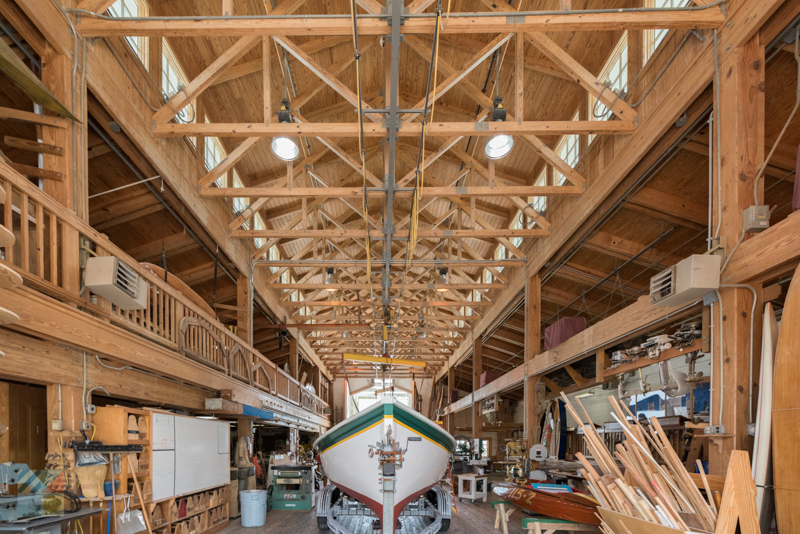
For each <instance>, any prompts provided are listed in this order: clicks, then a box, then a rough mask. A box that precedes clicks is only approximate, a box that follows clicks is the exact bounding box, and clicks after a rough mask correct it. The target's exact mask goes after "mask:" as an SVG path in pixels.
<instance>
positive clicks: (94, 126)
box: [88, 117, 274, 345]
mask: <svg viewBox="0 0 800 534" xmlns="http://www.w3.org/2000/svg"><path fill="white" fill-rule="evenodd" d="M88 122H89V126H91V128H92V129H93V130H94V131H95V132H96V133H97V135H99V136H100V138H101V139H102V140H103V141H104V142H105V143H106V144H107V145H108V146H109V147H110V148H111V150H112V151H113V152H114V153H115V154H116V155H117V156H118V157H119V158H120V159H121V160H122V162H123V163H124V164H125V166H126V167H128V168H129V169H130V170H131V172H133V174H134V176H136V178H137V179H138V180H139V182H140V183H142V184H144V186H145V187H147V189H148V190H149V191H150V192H151V193H152V194H153V196H155V197H156V198H157V199H158V201H159V202H160V203H161V205H162V206H164V208H165V209H166V210H167V211H168V212H169V213H170V214H171V215H172V216H173V217H175V220H176V221H178V223H179V224H180V225H181V227H183V229H184V231H186V233H188V234H189V235H190V236H191V237H192V239H194V240H195V241H197V244H198V245H200V248H202V249H203V250H204V251H205V253H206V254H208V256H209V257H211V258H213V259H214V262H217V255H216V254H215V253H214V252H213V251H212V250H211V249H210V248H208V247H207V246H206V244H205V243H204V242H203V240H202V239H200V237H198V235H197V234H196V233H195V232H194V231H193V230H192V229H191V228H190V227H189V226H188V225H187V224H186V223H185V222H184V221H183V219H181V218H180V217H179V216H178V214H177V213H175V210H173V209H172V207H170V206H169V204H167V203H166V201H165V200H164V198H163V197H162V196H161V195H159V194H158V192H157V191H156V189H155V188H154V187H153V186H152V185H150V183H149V180H148V179H147V178H145V177H144V176H143V175H142V174H141V173H140V172H139V170H138V169H137V168H136V166H135V165H134V164H133V163H132V162H131V161H130V160H129V159H128V157H127V156H126V155H125V153H124V152H122V150H120V148H119V147H117V146H116V145H115V144H114V143H113V142H112V140H111V139H109V137H108V136H107V135H106V134H105V132H104V131H103V129H102V128H100V126H99V125H98V124H97V123H96V122H95V121H94V120H93V119H92V118H91V117H90V118H89V119H88ZM218 266H219V268H220V269H222V272H223V273H225V274H226V275H227V276H228V278H230V280H231V281H232V282H233V283H234V284H238V283H239V282H238V280H237V279H236V277H234V276H233V275H232V274H231V273H230V272H229V271H228V270H227V269H226V268H225V266H224V265H222V264H221V263H218ZM249 283H250V286H251V290H250V294H251V295H252V294H253V293H252V284H253V281H252V278H251V279H250V282H249ZM258 310H259V311H260V312H261V315H263V316H264V318H266V319H267V320H268V321H269V322H271V323H274V321H273V320H272V318H271V317H270V316H269V315H268V314H267V313H266V312H265V311H264V310H263V308H262V307H261V306H260V305H258ZM252 323H253V317H252V314H251V316H250V324H251V325H252ZM251 345H252V343H251Z"/></svg>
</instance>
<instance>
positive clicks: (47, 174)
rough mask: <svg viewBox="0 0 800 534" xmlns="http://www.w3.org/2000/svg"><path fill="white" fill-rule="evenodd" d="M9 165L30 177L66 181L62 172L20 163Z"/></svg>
mask: <svg viewBox="0 0 800 534" xmlns="http://www.w3.org/2000/svg"><path fill="white" fill-rule="evenodd" d="M8 166H9V167H11V168H12V169H14V170H15V171H17V172H18V173H20V174H24V175H25V176H29V177H30V178H41V179H43V180H52V181H55V182H63V181H64V175H63V174H62V173H60V172H56V171H50V170H47V169H40V168H39V167H33V166H31V165H22V164H20V163H9V164H8Z"/></svg>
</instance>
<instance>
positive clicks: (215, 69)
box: [153, 36, 261, 123]
mask: <svg viewBox="0 0 800 534" xmlns="http://www.w3.org/2000/svg"><path fill="white" fill-rule="evenodd" d="M260 42H261V38H260V37H259V36H247V37H241V38H240V39H239V40H237V41H236V42H235V43H234V44H233V45H232V46H231V47H230V48H228V49H227V50H225V52H223V53H222V55H221V56H219V57H218V58H217V59H215V60H214V61H213V62H212V63H211V65H209V66H208V67H206V69H205V70H203V72H201V73H200V74H199V75H198V76H196V77H195V78H194V79H193V80H192V81H191V82H189V83H188V84H187V85H186V87H184V88H183V90H181V91H179V92H178V93H177V94H176V95H175V96H173V97H172V98H170V100H169V102H167V103H166V104H164V105H163V106H162V107H161V109H159V110H158V111H156V112H155V114H154V115H153V121H155V122H156V123H159V122H161V123H164V122H167V121H169V120H171V119H172V118H173V117H175V115H177V114H178V113H180V111H181V110H182V109H183V108H184V107H186V106H187V105H188V104H189V102H191V101H192V100H194V99H195V98H197V97H198V96H199V95H201V94H202V93H203V91H205V90H206V89H208V88H209V87H210V86H211V84H212V83H213V81H214V80H215V79H216V78H217V77H218V76H219V75H220V74H222V72H223V71H224V70H225V69H226V68H228V67H230V66H231V65H233V64H234V63H236V62H237V61H239V59H241V58H242V57H243V56H244V55H245V54H246V53H247V52H249V51H250V49H251V48H253V47H254V46H255V45H256V44H258V43H260Z"/></svg>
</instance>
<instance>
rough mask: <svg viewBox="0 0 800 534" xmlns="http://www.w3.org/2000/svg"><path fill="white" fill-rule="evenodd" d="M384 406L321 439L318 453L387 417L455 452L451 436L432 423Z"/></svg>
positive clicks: (354, 419)
mask: <svg viewBox="0 0 800 534" xmlns="http://www.w3.org/2000/svg"><path fill="white" fill-rule="evenodd" d="M382 406H383V409H382V410H381V409H380V408H378V407H375V408H373V409H371V410H368V411H365V412H362V414H361V416H360V417H359V416H358V415H356V416H355V417H354V418H353V420H352V421H350V422H349V423H348V424H345V425H343V426H342V427H341V428H337V429H334V430H332V431H330V432H329V433H327V434H325V435H323V436H322V437H320V438H319V440H318V442H317V445H318V451H319V452H320V453H322V452H324V451H326V450H328V449H330V448H331V447H333V446H335V445H338V444H339V443H341V442H342V441H345V440H346V439H348V438H351V437H353V436H355V435H356V434H358V433H360V432H363V431H364V430H366V429H367V428H369V427H371V426H373V425H375V424H376V423H379V422H381V421H382V420H383V419H384V418H385V417H386V416H389V417H392V418H394V419H395V420H396V421H397V422H398V423H400V424H402V425H404V426H406V427H408V428H410V429H411V430H413V431H414V432H416V433H417V434H420V435H422V436H425V437H426V438H428V439H429V440H431V441H433V442H434V443H437V444H438V445H441V446H442V448H443V449H445V450H446V451H448V452H451V451H452V450H453V444H452V438H450V436H449V435H448V434H447V433H446V432H445V431H444V430H441V429H439V428H438V427H435V426H433V424H432V423H431V424H427V423H426V422H424V421H420V420H419V418H417V417H414V415H412V414H411V413H409V412H407V411H406V410H403V409H402V408H400V407H398V409H396V410H395V407H394V403H385V404H383V405H382Z"/></svg>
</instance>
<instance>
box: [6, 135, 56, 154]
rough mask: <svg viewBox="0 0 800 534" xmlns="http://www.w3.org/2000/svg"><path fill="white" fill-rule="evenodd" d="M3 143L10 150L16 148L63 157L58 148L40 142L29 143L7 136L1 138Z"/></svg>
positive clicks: (25, 140) (26, 140)
mask: <svg viewBox="0 0 800 534" xmlns="http://www.w3.org/2000/svg"><path fill="white" fill-rule="evenodd" d="M3 142H5V144H6V145H8V146H10V147H12V148H18V149H20V150H25V151H28V152H37V153H39V154H50V155H51V156H62V157H63V156H64V150H63V149H62V148H61V147H60V146H56V145H48V144H46V143H42V142H40V141H29V140H28V139H20V138H19V137H11V136H8V135H7V136H5V137H4V138H3Z"/></svg>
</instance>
